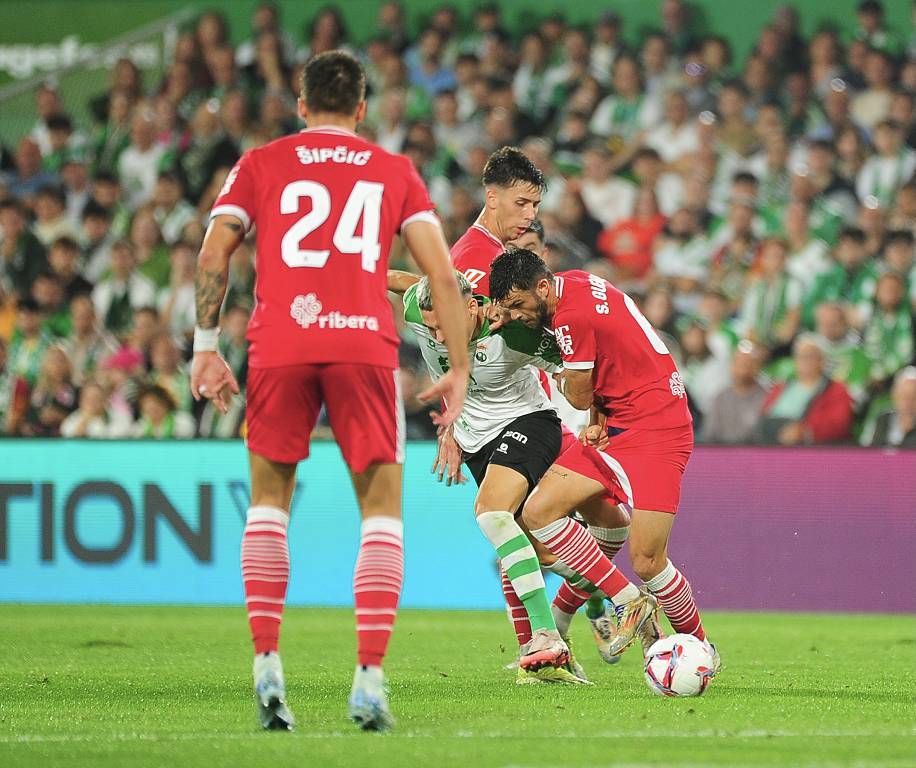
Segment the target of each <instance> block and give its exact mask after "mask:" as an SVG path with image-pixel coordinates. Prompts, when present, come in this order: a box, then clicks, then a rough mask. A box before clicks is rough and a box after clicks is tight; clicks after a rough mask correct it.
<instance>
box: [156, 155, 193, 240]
mask: <svg viewBox="0 0 916 768" xmlns="http://www.w3.org/2000/svg"><path fill="white" fill-rule="evenodd" d="M153 218H154V219H155V220H156V224H158V225H159V230H160V232H161V233H162V239H163V240H164V241H165V243H166V245H174V244H175V243H177V242H178V241H179V240H180V239H181V235H182V232H183V231H184V228H185V225H187V223H188V222H189V221H193V220H194V219H196V218H197V211H196V210H195V209H194V206H193V205H191V204H190V203H189V202H188V201H187V200H185V197H184V188H183V187H182V185H181V179H179V178H178V176H177V175H176V174H175V173H173V172H171V171H164V172H162V173H160V174H159V178H158V179H157V180H156V188H155V190H154V192H153Z"/></svg>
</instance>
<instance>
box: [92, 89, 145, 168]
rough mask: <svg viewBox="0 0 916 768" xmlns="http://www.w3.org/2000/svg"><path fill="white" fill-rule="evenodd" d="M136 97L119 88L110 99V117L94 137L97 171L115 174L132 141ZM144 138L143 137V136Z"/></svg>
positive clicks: (112, 93)
mask: <svg viewBox="0 0 916 768" xmlns="http://www.w3.org/2000/svg"><path fill="white" fill-rule="evenodd" d="M135 101H136V97H135V96H134V95H133V94H131V93H130V92H128V91H126V90H124V89H121V88H118V89H116V90H113V91H112V92H111V94H110V95H109V97H108V116H107V119H106V120H105V122H104V124H102V125H101V126H100V127H99V128H97V129H96V133H95V136H94V137H93V150H94V151H93V155H94V157H95V169H96V170H97V171H106V172H113V171H115V170H117V168H118V160H119V158H120V157H121V153H122V152H123V151H124V150H125V149H126V148H127V147H128V145H129V144H130V141H131V127H132V122H131V112H132V110H133V106H134V103H135ZM141 138H142V135H141Z"/></svg>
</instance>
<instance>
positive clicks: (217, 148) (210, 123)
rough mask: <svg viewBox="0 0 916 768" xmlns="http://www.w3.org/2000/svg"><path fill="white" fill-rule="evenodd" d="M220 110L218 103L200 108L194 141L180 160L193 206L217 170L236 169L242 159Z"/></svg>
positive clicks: (207, 102)
mask: <svg viewBox="0 0 916 768" xmlns="http://www.w3.org/2000/svg"><path fill="white" fill-rule="evenodd" d="M218 109H219V105H218V104H217V103H216V102H215V101H206V102H204V103H202V104H201V105H200V106H199V107H197V109H196V110H195V112H194V117H193V119H192V120H191V141H190V143H189V145H188V149H187V151H185V153H184V154H183V155H182V156H181V157H180V158H179V160H178V170H179V172H180V173H181V174H182V175H183V177H184V180H185V188H186V189H187V192H188V197H189V198H190V200H191V202H196V201H197V200H198V198H200V196H201V194H202V193H203V191H204V189H205V188H206V186H207V184H208V183H209V182H210V179H211V178H212V176H213V174H214V172H215V171H216V169H217V168H221V167H224V166H225V167H232V166H233V165H234V164H235V161H236V160H238V158H239V152H238V148H237V147H236V146H235V144H233V143H232V140H231V139H230V138H229V137H228V136H227V135H226V134H225V132H224V131H223V130H222V128H221V127H220V121H219V115H218ZM154 178H155V177H154Z"/></svg>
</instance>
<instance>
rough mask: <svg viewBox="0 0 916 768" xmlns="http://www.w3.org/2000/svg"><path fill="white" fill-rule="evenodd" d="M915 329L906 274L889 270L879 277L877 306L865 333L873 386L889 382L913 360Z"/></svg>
mask: <svg viewBox="0 0 916 768" xmlns="http://www.w3.org/2000/svg"><path fill="white" fill-rule="evenodd" d="M913 331H914V328H913V313H912V311H911V309H910V303H909V301H907V296H906V283H905V282H904V278H903V277H902V276H900V275H898V274H897V273H896V272H885V273H884V274H883V275H881V277H879V278H878V283H877V286H876V287H875V299H874V310H873V311H872V313H871V318H870V319H869V321H868V323H867V324H866V326H865V330H864V332H863V334H862V336H863V340H864V344H865V354H866V355H867V356H868V359H869V361H870V362H871V371H870V379H871V383H872V385H873V386H881V385H885V384H887V383H889V381H890V379H891V378H893V375H894V373H895V372H897V371H899V370H900V369H901V368H903V367H904V366H905V365H908V364H910V363H912V362H913Z"/></svg>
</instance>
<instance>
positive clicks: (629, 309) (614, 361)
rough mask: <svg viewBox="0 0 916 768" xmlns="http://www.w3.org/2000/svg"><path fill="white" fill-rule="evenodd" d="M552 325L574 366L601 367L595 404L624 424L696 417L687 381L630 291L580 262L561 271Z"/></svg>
mask: <svg viewBox="0 0 916 768" xmlns="http://www.w3.org/2000/svg"><path fill="white" fill-rule="evenodd" d="M556 292H557V308H556V312H555V314H554V316H553V332H554V336H556V339H557V346H558V347H559V348H560V354H561V355H562V357H563V365H564V367H565V368H569V369H571V370H591V369H594V374H593V382H594V388H595V399H594V402H595V405H596V406H597V407H598V408H599V409H600V410H601V411H602V412H603V413H605V414H607V417H608V419H607V423H608V425H610V426H612V427H619V428H621V429H630V428H634V429H668V428H671V427H678V426H682V425H685V424H690V423H691V421H692V418H691V416H690V411H689V410H688V408H687V397H686V393H685V391H684V382H683V379H681V375H680V373H678V370H677V366H675V364H674V359H673V358H672V357H671V355H670V354H669V352H668V348H667V347H666V346H665V343H664V342H663V341H662V340H661V338H659V336H658V334H657V333H656V332H655V329H654V328H653V327H652V326H651V325H650V324H649V321H648V320H646V318H645V317H643V315H642V313H641V312H640V311H639V308H638V307H637V306H636V304H635V303H634V302H633V299H631V298H630V297H629V296H627V295H626V294H625V293H623V292H622V291H619V290H618V289H617V288H615V287H614V286H613V285H611V284H610V283H609V282H607V280H603V279H602V278H600V277H597V276H596V275H590V274H589V273H588V272H583V271H581V270H578V269H577V270H571V271H569V272H559V273H557V275H556Z"/></svg>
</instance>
